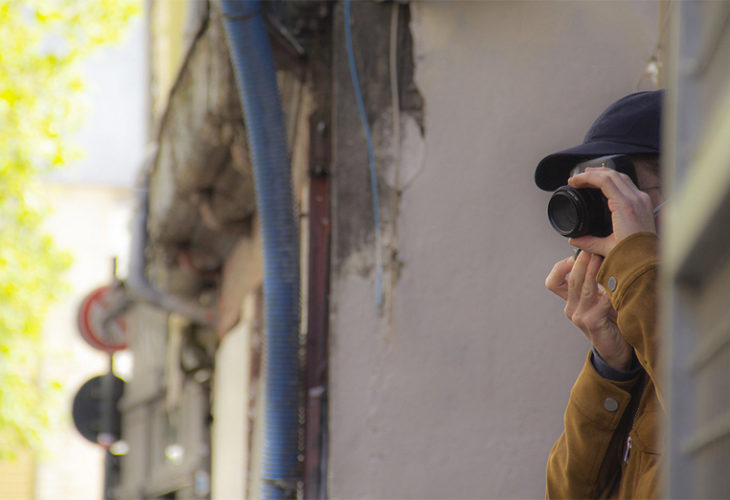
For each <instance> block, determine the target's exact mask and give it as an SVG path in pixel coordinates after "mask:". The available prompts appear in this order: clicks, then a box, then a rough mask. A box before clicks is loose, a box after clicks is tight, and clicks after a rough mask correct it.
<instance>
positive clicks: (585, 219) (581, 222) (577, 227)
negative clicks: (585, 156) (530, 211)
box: [547, 186, 613, 238]
mask: <svg viewBox="0 0 730 500" xmlns="http://www.w3.org/2000/svg"><path fill="white" fill-rule="evenodd" d="M547 211H548V219H549V220H550V224H552V226H553V228H554V229H555V230H556V231H557V232H558V233H560V234H561V235H563V236H565V237H567V238H577V237H578V236H583V235H586V234H589V235H592V236H598V237H603V236H608V235H609V234H611V233H612V232H613V225H612V224H611V211H610V210H609V209H608V201H607V200H606V197H605V196H604V195H603V193H602V192H601V190H600V189H593V188H584V189H576V188H572V187H570V186H563V187H560V188H558V189H557V190H556V191H555V192H554V193H553V195H552V196H551V197H550V201H549V202H548V210H547Z"/></svg>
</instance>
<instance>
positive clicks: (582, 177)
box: [568, 167, 638, 199]
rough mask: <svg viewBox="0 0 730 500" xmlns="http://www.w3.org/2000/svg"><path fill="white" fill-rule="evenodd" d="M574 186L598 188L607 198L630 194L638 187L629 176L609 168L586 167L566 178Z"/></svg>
mask: <svg viewBox="0 0 730 500" xmlns="http://www.w3.org/2000/svg"><path fill="white" fill-rule="evenodd" d="M568 184H570V185H571V186H572V187H575V188H586V187H592V188H598V189H600V190H601V191H602V192H603V194H604V195H605V196H606V198H608V199H616V198H623V197H626V196H630V195H631V194H632V193H633V192H635V191H638V188H637V187H636V185H635V184H634V183H633V181H632V180H631V178H630V177H629V176H628V175H626V174H622V173H621V172H617V171H615V170H612V169H610V168H605V167H603V168H587V169H586V170H585V171H584V172H581V173H580V174H576V175H574V176H573V177H571V178H570V179H568Z"/></svg>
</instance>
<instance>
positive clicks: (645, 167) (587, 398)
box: [535, 90, 664, 498]
mask: <svg viewBox="0 0 730 500" xmlns="http://www.w3.org/2000/svg"><path fill="white" fill-rule="evenodd" d="M663 94H664V92H663V91H662V90H658V91H651V92H639V93H636V94H631V95H629V96H626V97H624V98H622V99H620V100H618V101H616V102H615V103H613V104H611V105H610V106H609V107H608V108H607V109H606V110H605V111H604V112H603V113H602V114H601V115H600V116H599V117H598V119H597V120H596V121H595V122H594V123H593V125H592V126H591V128H590V129H589V131H588V133H587V134H586V137H585V139H584V141H583V143H582V144H581V145H579V146H576V147H574V148H571V149H567V150H564V151H560V152H558V153H555V154H552V155H549V156H547V157H545V158H543V160H542V161H541V162H540V163H539V164H538V166H537V169H536V171H535V182H536V184H537V185H538V187H540V188H541V189H543V190H547V191H554V190H555V193H554V194H553V196H552V198H551V200H550V203H549V206H548V215H549V218H550V222H551V223H552V225H553V227H554V228H555V229H556V230H557V231H558V232H559V233H560V234H562V235H563V236H567V237H569V238H570V239H569V243H570V244H571V245H572V246H573V247H576V248H577V249H579V253H578V255H577V257H572V256H571V257H568V258H566V259H563V260H561V261H559V262H557V263H556V264H555V265H554V266H553V268H552V270H551V271H550V273H549V274H548V276H547V278H546V280H545V286H546V287H547V288H548V290H550V291H551V292H553V293H554V294H556V295H558V296H559V297H560V298H561V299H563V300H564V301H565V309H564V312H565V315H566V316H567V317H568V319H569V320H570V321H571V322H572V323H573V324H574V325H575V326H577V327H578V328H579V329H580V330H581V332H582V333H583V334H584V335H585V337H586V338H587V339H588V340H589V341H590V342H591V344H592V349H591V350H590V352H589V353H588V356H587V359H586V362H585V364H584V365H583V368H582V370H581V372H580V374H579V376H578V379H577V380H576V382H575V384H574V386H573V388H572V390H571V393H570V399H569V401H568V406H567V408H566V411H565V417H564V424H565V427H564V430H563V433H562V435H561V436H560V438H559V439H558V440H557V442H556V443H555V445H554V446H553V448H552V450H551V452H550V455H549V458H548V464H547V484H546V497H548V498H599V497H600V498H604V497H618V498H629V497H637V498H655V497H657V496H658V495H659V488H660V481H659V471H660V457H661V446H660V436H659V426H660V423H661V421H662V418H663V416H662V415H663V407H664V403H663V399H662V379H661V376H660V374H659V367H658V364H659V354H658V347H659V346H658V345H657V342H658V330H657V318H656V309H657V280H658V269H657V267H658V254H657V251H658V239H657V216H658V210H659V208H660V207H661V205H662V203H663V200H662V195H661V183H660V171H659V154H660V123H661V107H662V100H663Z"/></svg>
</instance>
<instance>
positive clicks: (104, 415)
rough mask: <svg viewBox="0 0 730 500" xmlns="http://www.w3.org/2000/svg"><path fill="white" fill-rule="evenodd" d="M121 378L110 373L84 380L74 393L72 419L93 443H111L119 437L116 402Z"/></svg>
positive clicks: (119, 415)
mask: <svg viewBox="0 0 730 500" xmlns="http://www.w3.org/2000/svg"><path fill="white" fill-rule="evenodd" d="M122 394H124V381H123V380H122V379H120V378H119V377H117V376H115V375H114V374H112V373H107V374H106V375H98V376H96V377H93V378H90V379H89V380H87V381H86V382H85V383H84V385H82V386H81V388H80V389H79V391H78V392H77V393H76V396H75V397H74V402H73V419H74V425H75V426H76V429H78V431H79V432H80V433H81V435H82V436H84V437H85V438H86V439H88V440H89V441H91V442H92V443H97V444H101V445H103V446H105V447H109V446H111V445H112V444H113V443H114V442H116V441H118V440H119V438H120V437H121V431H122V417H121V414H120V412H119V409H118V408H117V403H119V400H120V399H121V397H122Z"/></svg>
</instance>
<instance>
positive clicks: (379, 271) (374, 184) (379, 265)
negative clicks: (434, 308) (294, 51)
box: [345, 0, 383, 307]
mask: <svg viewBox="0 0 730 500" xmlns="http://www.w3.org/2000/svg"><path fill="white" fill-rule="evenodd" d="M345 40H346V41H347V59H348V60H349V62H350V76H351V77H352V86H353V87H354V89H355V100H356V101H357V108H358V110H359V112H360V121H361V122H362V128H363V129H364V130H365V140H366V141H367V143H368V158H369V162H370V187H371V188H372V191H373V216H374V218H375V268H376V278H375V281H376V283H375V305H377V306H378V307H380V305H381V304H382V303H383V257H382V245H381V235H380V199H379V196H378V174H377V171H376V170H375V148H373V138H372V136H371V134H370V125H369V124H368V118H367V115H366V114H365V104H364V103H363V99H362V92H361V90H360V81H359V79H358V78H357V67H355V51H354V50H353V49H352V33H351V32H350V0H345Z"/></svg>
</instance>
